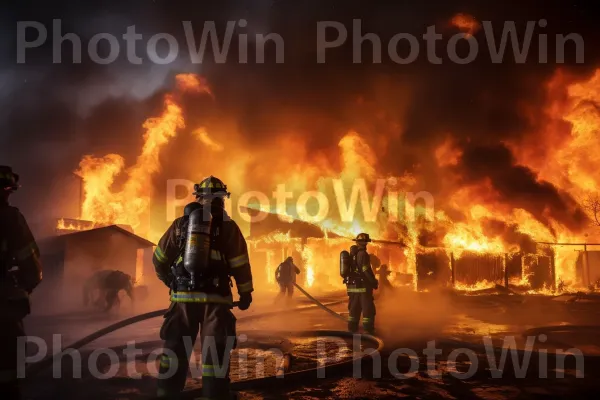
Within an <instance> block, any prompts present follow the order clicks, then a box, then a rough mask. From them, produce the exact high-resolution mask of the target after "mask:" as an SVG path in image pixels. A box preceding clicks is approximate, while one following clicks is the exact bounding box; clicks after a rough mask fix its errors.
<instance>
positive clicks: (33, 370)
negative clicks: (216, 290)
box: [26, 301, 342, 377]
mask: <svg viewBox="0 0 600 400" xmlns="http://www.w3.org/2000/svg"><path fill="white" fill-rule="evenodd" d="M340 303H342V301H334V302H330V303H327V305H330V306H331V305H336V304H340ZM319 304H321V306H322V307H325V305H323V304H322V303H319ZM315 308H317V306H303V307H297V308H295V309H294V311H298V312H300V311H308V310H313V309H315ZM289 311H290V310H278V311H269V312H265V313H260V314H255V315H249V316H246V317H242V318H240V319H239V320H238V321H240V322H247V321H253V320H256V319H260V318H265V317H270V316H275V315H279V314H282V313H286V312H289ZM166 312H167V309H166V308H165V309H162V310H156V311H152V312H148V313H145V314H140V315H136V316H134V317H131V318H127V319H124V320H122V321H119V322H117V323H114V324H112V325H109V326H107V327H105V328H102V329H100V330H98V331H96V332H93V333H91V334H90V335H88V336H86V337H84V338H82V339H80V340H78V341H76V342H75V343H73V344H72V345H70V346H68V347H67V349H72V350H77V349H80V348H81V347H83V346H85V345H87V344H90V343H91V342H93V341H95V340H97V339H99V338H101V337H103V336H106V335H108V334H109V333H112V332H115V331H117V330H119V329H123V328H125V327H127V326H130V325H133V324H136V323H138V322H142V321H146V320H148V319H152V318H157V317H161V316H163V315H164V314H165V313H166ZM60 354H61V353H58V354H52V355H50V356H47V357H45V358H44V359H42V360H40V361H38V362H36V363H34V364H31V365H30V366H28V367H27V368H26V376H27V377H30V376H34V375H36V374H38V373H39V372H40V371H42V370H44V369H45V368H47V367H49V366H51V365H52V363H53V360H54V359H55V357H56V356H58V355H60Z"/></svg>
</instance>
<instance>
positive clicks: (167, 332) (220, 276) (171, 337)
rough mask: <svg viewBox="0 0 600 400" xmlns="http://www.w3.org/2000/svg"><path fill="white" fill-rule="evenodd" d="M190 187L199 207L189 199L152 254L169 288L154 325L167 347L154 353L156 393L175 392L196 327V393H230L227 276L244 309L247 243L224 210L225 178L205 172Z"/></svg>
mask: <svg viewBox="0 0 600 400" xmlns="http://www.w3.org/2000/svg"><path fill="white" fill-rule="evenodd" d="M194 189H195V191H194V195H195V196H196V199H197V200H196V202H197V203H198V205H199V206H200V207H197V206H196V209H193V210H192V208H193V207H191V206H190V210H188V211H191V212H190V213H189V215H184V216H183V217H181V218H178V219H176V220H175V221H174V222H173V224H172V225H171V227H170V228H169V229H168V230H167V232H166V233H165V234H164V235H163V237H162V238H161V239H160V241H159V243H158V246H157V247H156V250H155V252H154V256H153V262H154V266H155V269H156V273H157V275H158V277H159V279H161V280H162V281H163V282H164V283H165V284H166V285H167V286H169V287H170V288H171V306H170V307H169V310H168V311H167V313H166V314H165V316H164V323H163V325H162V327H161V331H160V336H161V339H163V340H164V346H163V347H164V349H165V352H164V353H163V355H162V356H161V358H160V368H159V371H160V373H161V377H159V378H160V379H159V383H158V385H159V386H158V396H159V397H163V398H173V397H177V396H178V394H179V393H180V392H181V391H182V390H183V388H184V386H185V381H186V377H187V372H188V363H189V358H190V356H191V352H192V348H193V344H194V342H195V340H196V337H197V336H198V333H200V341H201V344H202V346H203V347H204V348H203V350H202V394H203V396H202V397H203V398H205V399H228V398H235V396H233V395H232V394H231V393H230V389H229V387H230V384H229V353H230V351H231V350H232V349H233V348H234V347H235V345H236V326H235V325H236V319H235V317H234V315H233V313H232V312H231V308H232V307H233V297H232V291H231V287H232V286H233V284H232V283H231V277H233V278H234V279H235V283H236V286H237V291H238V294H239V295H240V300H239V305H238V307H239V309H240V310H247V309H248V308H249V307H250V304H251V303H252V292H253V290H254V289H253V286H252V272H251V269H250V262H249V259H248V249H247V245H246V240H245V239H244V236H243V235H242V232H241V231H240V228H239V227H238V225H237V224H236V223H235V221H233V220H232V219H231V218H230V217H229V215H228V214H227V212H226V211H225V208H224V207H225V198H226V197H227V198H228V197H229V196H230V193H229V192H227V186H225V184H224V183H223V182H222V181H221V180H219V179H217V178H215V177H213V176H210V177H208V178H206V179H204V180H203V181H202V182H201V183H199V184H196V185H195V186H194ZM186 209H187V207H186ZM200 327H201V328H200ZM163 376H164V377H163Z"/></svg>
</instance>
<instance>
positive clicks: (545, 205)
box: [457, 145, 588, 231]
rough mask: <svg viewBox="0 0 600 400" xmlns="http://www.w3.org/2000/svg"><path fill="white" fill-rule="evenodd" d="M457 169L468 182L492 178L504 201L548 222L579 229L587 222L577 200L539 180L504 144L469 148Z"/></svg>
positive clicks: (491, 180)
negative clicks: (551, 221)
mask: <svg viewBox="0 0 600 400" xmlns="http://www.w3.org/2000/svg"><path fill="white" fill-rule="evenodd" d="M457 169H458V170H459V171H460V176H461V177H462V179H463V182H464V183H467V184H469V183H482V182H484V181H485V180H488V179H489V181H490V182H491V184H492V186H493V188H494V189H495V190H496V191H497V192H498V194H499V196H500V201H501V202H503V203H505V204H509V205H511V206H513V207H516V208H522V209H525V210H527V211H529V212H530V213H531V214H532V215H533V216H534V217H535V218H536V219H537V220H539V221H541V222H543V223H545V224H546V225H549V218H552V219H555V220H557V221H559V222H561V223H562V224H564V225H565V226H566V227H567V228H569V229H571V230H573V231H579V230H581V229H582V228H583V227H584V226H585V224H586V223H587V221H588V219H587V217H586V214H585V212H584V211H583V209H582V208H581V207H580V206H579V205H578V204H577V202H576V201H575V199H573V198H572V197H571V196H570V195H569V194H568V193H565V192H563V191H561V190H559V189H557V188H556V187H554V186H553V185H552V184H551V183H549V182H546V181H543V180H540V179H538V177H537V176H536V174H535V173H534V172H533V171H531V170H530V169H528V168H527V167H524V166H521V165H517V164H516V160H515V158H514V156H513V154H512V153H511V152H510V150H509V149H508V148H506V147H504V146H503V145H495V146H488V147H483V146H468V147H466V149H465V152H464V153H463V156H462V158H461V163H460V165H459V166H458V168H457Z"/></svg>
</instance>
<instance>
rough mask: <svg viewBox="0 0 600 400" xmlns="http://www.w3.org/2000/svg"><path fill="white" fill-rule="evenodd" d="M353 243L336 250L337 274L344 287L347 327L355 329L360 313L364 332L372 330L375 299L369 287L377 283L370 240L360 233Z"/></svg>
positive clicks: (353, 330)
mask: <svg viewBox="0 0 600 400" xmlns="http://www.w3.org/2000/svg"><path fill="white" fill-rule="evenodd" d="M353 240H354V241H356V245H355V246H352V247H351V248H350V252H348V251H345V250H344V251H342V252H341V253H340V275H341V276H342V278H343V279H344V284H346V287H347V291H348V312H349V316H348V330H349V331H350V332H353V333H354V332H357V331H358V322H359V319H360V316H361V314H362V323H363V328H364V330H365V332H367V333H370V334H373V333H374V332H375V300H374V298H373V290H376V289H377V288H378V286H379V282H377V279H376V278H375V274H374V273H373V269H372V267H371V261H370V256H369V253H367V244H368V243H369V242H371V239H370V238H369V235H368V234H366V233H360V234H359V235H358V236H357V237H356V239H353Z"/></svg>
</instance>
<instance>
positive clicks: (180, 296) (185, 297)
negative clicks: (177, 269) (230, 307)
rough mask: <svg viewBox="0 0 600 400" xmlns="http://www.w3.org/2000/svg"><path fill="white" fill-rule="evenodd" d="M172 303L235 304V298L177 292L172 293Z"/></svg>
mask: <svg viewBox="0 0 600 400" xmlns="http://www.w3.org/2000/svg"><path fill="white" fill-rule="evenodd" d="M171 301H172V302H175V303H219V304H233V296H232V295H229V296H221V295H218V294H208V293H203V292H177V293H171Z"/></svg>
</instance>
